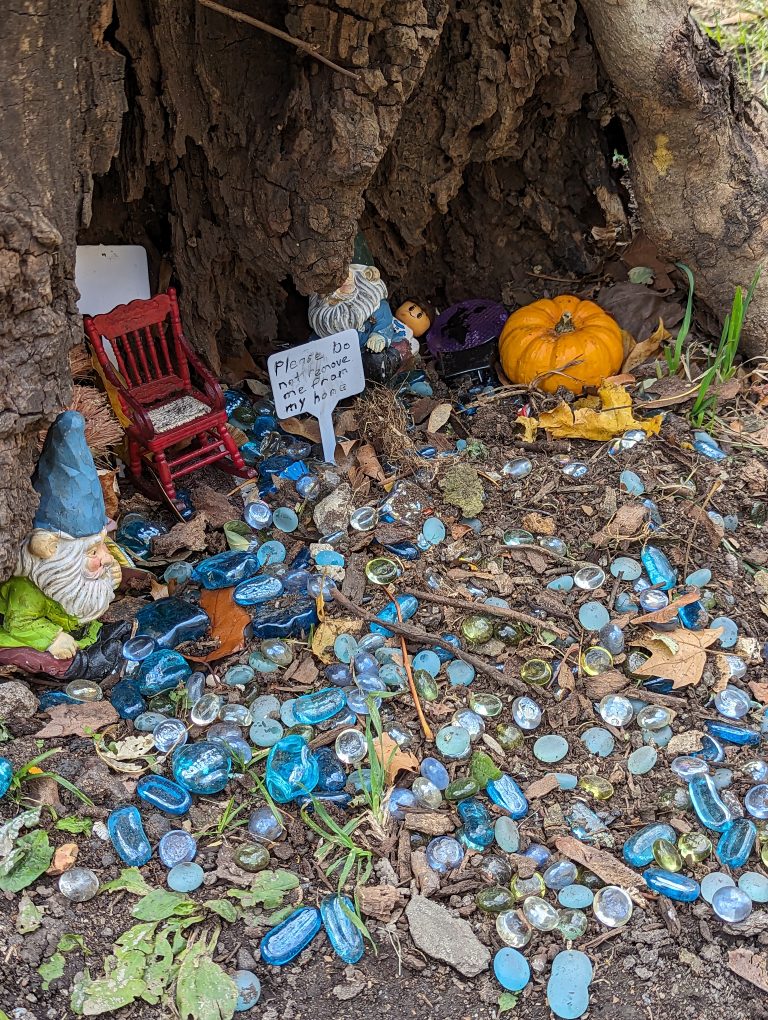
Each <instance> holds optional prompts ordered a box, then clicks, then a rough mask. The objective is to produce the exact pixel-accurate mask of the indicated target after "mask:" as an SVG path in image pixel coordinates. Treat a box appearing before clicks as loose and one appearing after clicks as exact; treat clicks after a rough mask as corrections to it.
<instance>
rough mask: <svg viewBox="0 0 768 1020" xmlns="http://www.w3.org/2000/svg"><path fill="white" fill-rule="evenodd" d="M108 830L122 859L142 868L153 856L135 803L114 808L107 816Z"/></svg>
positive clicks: (132, 865) (128, 863) (126, 862)
mask: <svg viewBox="0 0 768 1020" xmlns="http://www.w3.org/2000/svg"><path fill="white" fill-rule="evenodd" d="M107 831H108V832H109V838H110V839H111V840H112V846H113V847H114V848H115V850H116V851H117V855H118V857H119V858H120V860H121V861H123V862H124V863H125V864H127V865H128V866H129V867H131V868H140V867H142V866H143V865H144V864H147V863H148V862H149V860H150V858H151V857H152V847H151V846H150V845H149V840H148V839H147V835H146V833H145V832H144V826H143V825H142V823H141V815H140V814H139V810H138V808H136V807H134V806H133V804H129V805H128V806H127V807H120V808H117V809H116V810H114V811H113V812H112V813H111V814H110V816H109V818H107Z"/></svg>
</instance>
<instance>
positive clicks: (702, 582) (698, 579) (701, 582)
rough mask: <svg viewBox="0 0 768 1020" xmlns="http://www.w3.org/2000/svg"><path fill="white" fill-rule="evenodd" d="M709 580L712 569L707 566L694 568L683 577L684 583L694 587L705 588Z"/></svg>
mask: <svg viewBox="0 0 768 1020" xmlns="http://www.w3.org/2000/svg"><path fill="white" fill-rule="evenodd" d="M711 580H712V571H711V570H710V569H709V568H708V567H702V568H701V569H700V570H694V571H693V573H691V574H689V575H688V576H687V577H686V579H685V583H686V584H690V585H693V586H694V587H696V588H705V587H706V586H707V585H708V584H709V582H710V581H711Z"/></svg>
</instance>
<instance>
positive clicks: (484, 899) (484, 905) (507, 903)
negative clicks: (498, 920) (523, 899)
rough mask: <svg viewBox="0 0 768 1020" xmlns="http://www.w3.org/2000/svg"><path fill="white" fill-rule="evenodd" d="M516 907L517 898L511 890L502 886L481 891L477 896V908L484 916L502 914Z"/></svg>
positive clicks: (494, 886) (493, 886)
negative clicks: (503, 911)
mask: <svg viewBox="0 0 768 1020" xmlns="http://www.w3.org/2000/svg"><path fill="white" fill-rule="evenodd" d="M514 905H515V897H514V896H513V895H512V892H511V890H510V889H505V888H504V886H502V885H492V886H489V887H488V888H486V889H481V890H480V891H479V892H478V893H477V894H476V896H475V906H476V907H477V908H478V910H482V911H483V913H484V914H500V913H501V912H502V910H509V909H510V908H511V907H514Z"/></svg>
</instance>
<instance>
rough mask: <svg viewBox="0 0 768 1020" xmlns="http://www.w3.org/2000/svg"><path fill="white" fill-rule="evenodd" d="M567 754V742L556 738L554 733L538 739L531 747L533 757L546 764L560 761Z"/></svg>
mask: <svg viewBox="0 0 768 1020" xmlns="http://www.w3.org/2000/svg"><path fill="white" fill-rule="evenodd" d="M567 754H568V741H567V740H566V739H565V737H560V736H557V735H556V734H554V733H550V734H547V735H546V736H544V737H539V738H538V740H537V741H536V743H535V744H534V745H533V755H534V757H535V758H538V759H539V761H543V762H546V763H547V764H552V763H553V762H558V761H562V760H563V758H565V756H566V755H567Z"/></svg>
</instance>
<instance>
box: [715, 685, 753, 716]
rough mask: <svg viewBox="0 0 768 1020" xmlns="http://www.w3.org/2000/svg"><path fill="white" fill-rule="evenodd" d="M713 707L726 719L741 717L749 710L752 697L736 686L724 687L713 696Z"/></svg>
mask: <svg viewBox="0 0 768 1020" xmlns="http://www.w3.org/2000/svg"><path fill="white" fill-rule="evenodd" d="M713 701H714V704H715V708H716V709H717V711H718V712H719V713H720V715H722V716H725V718H726V719H743V718H744V716H745V715H747V713H748V712H749V710H750V707H751V701H752V699H751V698H750V696H749V695H748V694H747V693H746V691H742V690H741V689H740V688H738V687H731V686H730V685H729V686H727V687H725V688H724V689H723V690H722V691H718V692H717V694H715V696H714V698H713Z"/></svg>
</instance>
